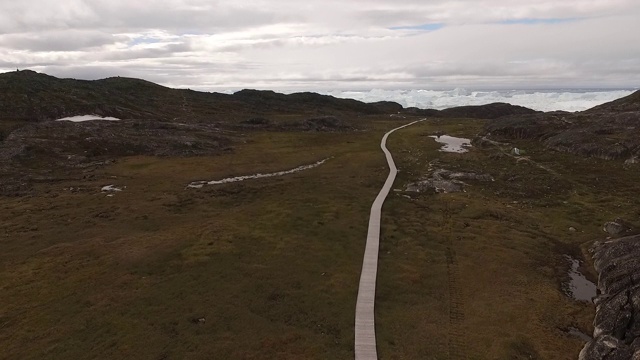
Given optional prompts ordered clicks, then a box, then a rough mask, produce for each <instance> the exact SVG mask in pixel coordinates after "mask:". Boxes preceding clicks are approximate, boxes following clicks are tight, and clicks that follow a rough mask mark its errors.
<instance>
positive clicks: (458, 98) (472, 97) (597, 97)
mask: <svg viewBox="0 0 640 360" xmlns="http://www.w3.org/2000/svg"><path fill="white" fill-rule="evenodd" d="M633 92H634V91H633V90H487V91H470V90H466V89H462V88H457V89H454V90H448V91H438V90H383V89H373V90H368V91H339V90H336V91H330V92H326V93H325V94H327V95H332V96H335V97H338V98H347V99H355V100H360V101H364V102H376V101H395V102H397V103H399V104H401V105H402V106H404V107H417V108H422V109H437V110H442V109H446V108H451V107H456V106H466V105H486V104H490V103H494V102H503V103H508V104H512V105H520V106H524V107H528V108H530V109H533V110H539V111H554V110H563V111H583V110H587V109H590V108H592V107H594V106H597V105H601V104H604V103H606V102H609V101H613V100H616V99H619V98H621V97H625V96H627V95H631V94H632V93H633Z"/></svg>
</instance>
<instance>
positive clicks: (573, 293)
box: [565, 255, 597, 302]
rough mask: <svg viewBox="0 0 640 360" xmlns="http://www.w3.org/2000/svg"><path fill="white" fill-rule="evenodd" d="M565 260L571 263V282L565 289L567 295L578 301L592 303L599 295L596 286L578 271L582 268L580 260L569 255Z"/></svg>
mask: <svg viewBox="0 0 640 360" xmlns="http://www.w3.org/2000/svg"><path fill="white" fill-rule="evenodd" d="M565 258H566V259H567V261H569V262H570V263H571V269H570V270H569V278H570V280H569V283H567V284H566V287H565V289H566V293H567V295H568V296H570V297H571V298H573V299H575V300H578V301H587V302H592V301H593V298H594V297H596V295H597V290H596V289H597V288H596V284H594V283H593V282H591V281H589V280H588V279H587V278H586V277H585V276H584V275H583V274H582V273H581V272H580V271H578V268H579V267H580V261H579V260H576V259H574V258H572V257H571V256H569V255H565Z"/></svg>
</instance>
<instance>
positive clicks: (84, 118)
mask: <svg viewBox="0 0 640 360" xmlns="http://www.w3.org/2000/svg"><path fill="white" fill-rule="evenodd" d="M92 120H106V121H119V120H120V119H118V118H114V117H102V116H99V115H78V116H70V117H66V118H62V119H58V120H56V121H72V122H83V121H92Z"/></svg>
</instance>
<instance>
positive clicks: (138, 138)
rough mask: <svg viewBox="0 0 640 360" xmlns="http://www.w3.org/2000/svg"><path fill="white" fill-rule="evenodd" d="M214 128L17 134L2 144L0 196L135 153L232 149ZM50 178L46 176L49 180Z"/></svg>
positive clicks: (92, 125)
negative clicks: (62, 174)
mask: <svg viewBox="0 0 640 360" xmlns="http://www.w3.org/2000/svg"><path fill="white" fill-rule="evenodd" d="M232 144H233V138H232V137H231V136H230V135H229V133H228V132H225V133H223V132H222V131H221V130H220V129H218V128H216V126H215V125H212V124H207V125H204V124H176V123H165V122H159V121H152V120H126V121H87V122H79V123H74V122H69V121H48V122H41V123H35V124H29V125H26V126H24V127H22V128H20V129H17V130H14V131H13V132H11V134H9V135H8V136H7V137H6V138H5V139H4V141H2V142H1V143H0V183H1V185H0V194H5V193H11V194H13V193H20V191H21V190H24V189H25V188H26V187H28V185H29V183H30V182H33V181H35V180H34V179H37V178H41V179H45V180H46V179H48V178H49V177H50V173H51V172H52V171H55V172H56V173H62V172H64V173H68V174H70V173H72V172H74V171H75V170H77V171H79V172H81V171H83V169H87V168H95V167H99V166H101V165H104V164H108V163H111V162H112V161H113V160H114V159H117V158H119V157H122V156H131V155H151V156H193V155H211V154H220V153H223V152H228V151H232V150H233V149H232V148H231V145H232ZM43 176H44V177H43Z"/></svg>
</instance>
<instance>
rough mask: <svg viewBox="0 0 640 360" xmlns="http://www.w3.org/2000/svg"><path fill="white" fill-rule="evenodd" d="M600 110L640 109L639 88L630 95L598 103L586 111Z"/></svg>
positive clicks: (621, 110) (623, 110) (622, 110)
mask: <svg viewBox="0 0 640 360" xmlns="http://www.w3.org/2000/svg"><path fill="white" fill-rule="evenodd" d="M601 111H615V112H625V111H640V90H638V91H636V92H634V93H633V94H631V95H628V96H625V97H623V98H620V99H618V100H614V101H611V102H608V103H606V104H602V105H598V106H596V107H594V108H591V109H589V110H587V112H590V113H593V112H601Z"/></svg>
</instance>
